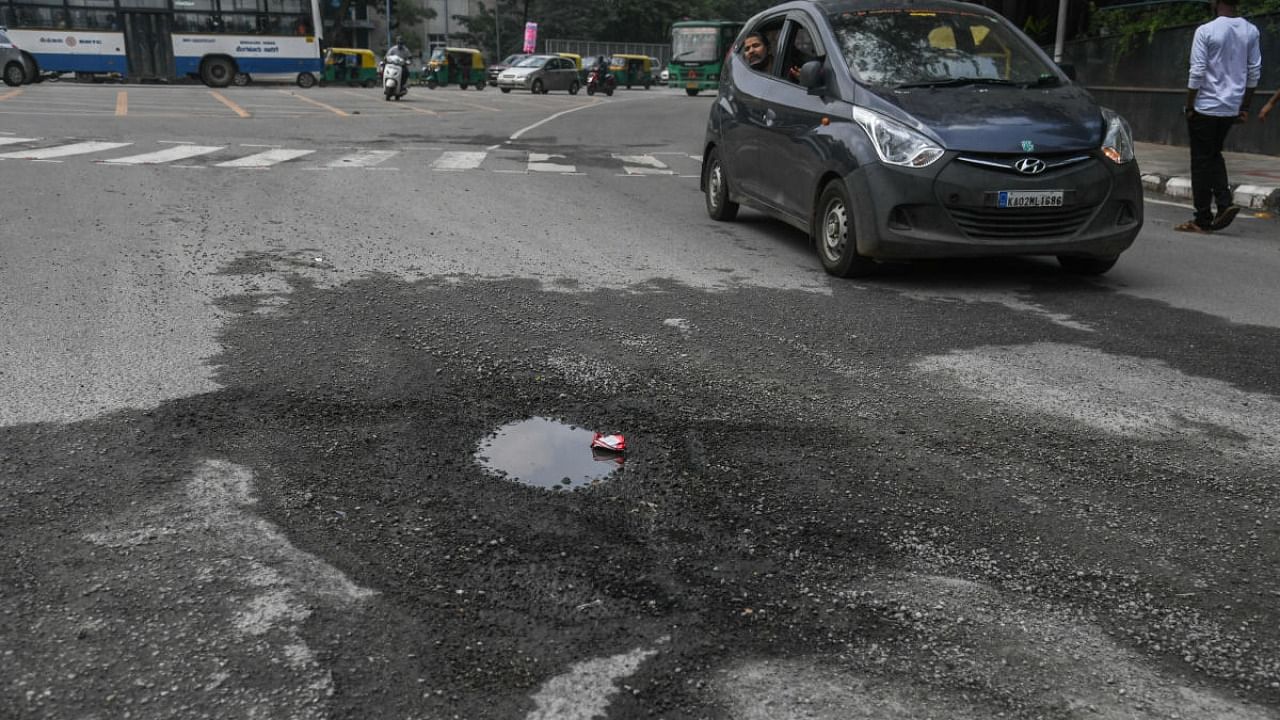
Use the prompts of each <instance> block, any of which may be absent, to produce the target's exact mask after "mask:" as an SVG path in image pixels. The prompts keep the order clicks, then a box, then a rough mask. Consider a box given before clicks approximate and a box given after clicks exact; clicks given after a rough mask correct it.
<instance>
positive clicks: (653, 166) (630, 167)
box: [613, 153, 675, 175]
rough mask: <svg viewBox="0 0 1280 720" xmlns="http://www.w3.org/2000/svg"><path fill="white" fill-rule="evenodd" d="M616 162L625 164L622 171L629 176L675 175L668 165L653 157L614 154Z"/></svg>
mask: <svg viewBox="0 0 1280 720" xmlns="http://www.w3.org/2000/svg"><path fill="white" fill-rule="evenodd" d="M613 157H614V159H615V160H621V161H622V162H623V166H622V169H623V170H625V171H626V173H627V174H628V175H674V174H675V173H674V172H673V171H672V170H670V169H668V168H667V164H666V163H664V162H662V161H661V160H659V159H658V158H656V157H654V156H652V155H619V154H618V153H614V154H613Z"/></svg>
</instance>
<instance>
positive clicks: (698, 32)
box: [671, 27, 720, 62]
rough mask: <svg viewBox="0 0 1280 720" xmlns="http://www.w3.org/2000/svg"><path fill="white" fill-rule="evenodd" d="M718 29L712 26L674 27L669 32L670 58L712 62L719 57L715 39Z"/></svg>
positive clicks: (718, 34)
mask: <svg viewBox="0 0 1280 720" xmlns="http://www.w3.org/2000/svg"><path fill="white" fill-rule="evenodd" d="M719 37H720V31H719V30H717V29H716V28H713V27H691V28H676V29H674V30H672V32H671V59H672V60H676V61H683V62H712V61H715V60H719V59H720V58H719V57H718V56H717V53H716V40H717V38H719Z"/></svg>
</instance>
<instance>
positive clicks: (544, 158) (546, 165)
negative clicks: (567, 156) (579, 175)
mask: <svg viewBox="0 0 1280 720" xmlns="http://www.w3.org/2000/svg"><path fill="white" fill-rule="evenodd" d="M563 157H564V156H563V155H547V154H545V153H529V165H528V168H529V172H552V173H576V172H578V168H577V167H575V166H573V165H560V164H558V163H553V162H549V161H550V160H551V159H552V158H563Z"/></svg>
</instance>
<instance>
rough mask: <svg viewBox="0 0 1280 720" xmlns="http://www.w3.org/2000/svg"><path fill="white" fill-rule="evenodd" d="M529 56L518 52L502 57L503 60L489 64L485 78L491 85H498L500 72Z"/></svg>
mask: <svg viewBox="0 0 1280 720" xmlns="http://www.w3.org/2000/svg"><path fill="white" fill-rule="evenodd" d="M527 57H529V56H528V55H527V54H525V53H516V54H515V55H508V56H506V57H505V58H503V59H502V62H500V63H496V64H494V65H490V66H489V69H488V71H487V73H486V76H485V79H486V80H487V81H488V83H489V84H490V85H492V86H494V87H497V86H498V74H499V73H501V72H502V71H503V70H506V69H507V68H509V67H511V66H512V65H515V64H516V63H518V62H520V61H521V60H523V59H525V58H527Z"/></svg>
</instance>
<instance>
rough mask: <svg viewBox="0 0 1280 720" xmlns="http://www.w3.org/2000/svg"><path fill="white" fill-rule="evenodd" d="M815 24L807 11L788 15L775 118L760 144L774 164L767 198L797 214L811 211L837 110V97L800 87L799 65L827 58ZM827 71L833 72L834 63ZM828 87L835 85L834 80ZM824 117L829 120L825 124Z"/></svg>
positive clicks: (774, 93) (774, 94)
mask: <svg viewBox="0 0 1280 720" xmlns="http://www.w3.org/2000/svg"><path fill="white" fill-rule="evenodd" d="M817 23H818V21H817V20H816V19H815V18H812V17H810V16H809V15H808V14H807V13H805V12H804V11H803V10H794V11H792V12H791V13H790V15H789V16H788V18H787V24H786V28H785V30H784V32H783V35H782V36H781V37H780V38H779V43H778V48H777V50H776V52H777V55H778V58H777V59H778V66H777V68H776V69H775V75H776V77H777V79H778V82H777V83H775V85H774V86H773V87H772V88H771V94H770V96H769V100H770V102H769V108H768V112H769V113H770V114H769V119H770V120H771V122H770V123H769V124H768V125H767V126H766V128H765V132H766V138H765V140H764V141H763V142H762V143H761V162H762V164H763V166H764V167H767V168H770V176H769V177H770V180H769V183H768V185H767V186H766V187H764V188H762V192H763V194H764V197H765V199H766V200H767V201H768V202H769V204H770V205H773V206H774V207H776V208H778V209H780V210H782V211H784V212H786V213H787V214H788V215H792V216H794V217H796V218H807V217H809V215H810V211H811V207H810V206H811V205H812V203H813V199H814V198H813V195H814V188H815V184H816V183H817V180H818V177H819V176H820V174H821V173H822V172H823V171H824V169H825V168H826V167H827V161H826V160H827V158H826V156H827V154H828V149H829V147H830V145H829V141H828V133H827V132H826V128H827V127H828V126H829V123H830V122H831V116H832V115H833V114H834V113H835V111H836V110H837V108H836V107H835V106H834V105H833V104H832V101H835V100H836V98H835V97H832V96H831V95H830V94H828V96H827V97H825V98H824V97H823V96H820V95H810V94H809V92H808V90H807V89H806V88H804V87H802V86H801V85H800V78H799V69H800V67H802V66H803V65H804V63H805V62H808V61H810V60H825V57H826V50H825V47H824V46H823V43H822V38H821V35H820V34H819V32H818V24H817ZM826 72H831V67H830V65H828V66H827V68H826ZM830 87H831V88H832V89H834V87H835V84H834V82H832V83H830ZM824 118H825V119H826V120H827V123H828V124H824V123H823V119H824Z"/></svg>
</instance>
